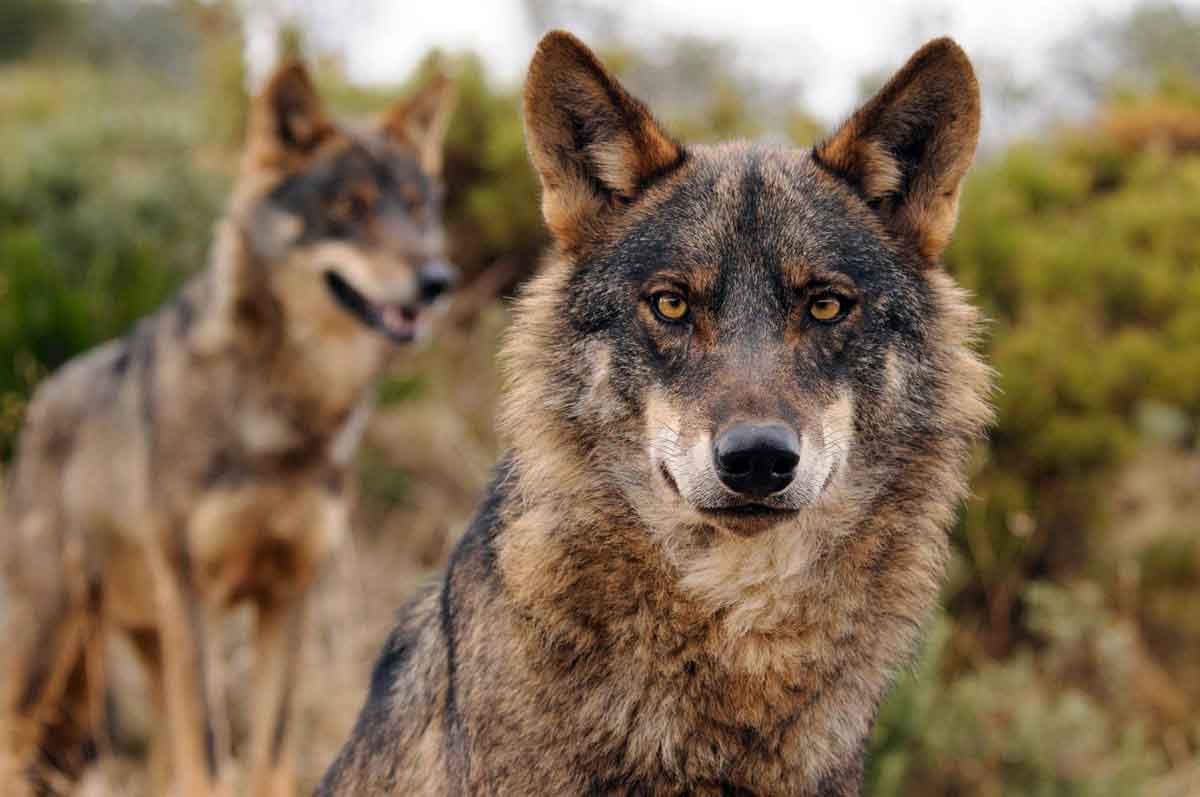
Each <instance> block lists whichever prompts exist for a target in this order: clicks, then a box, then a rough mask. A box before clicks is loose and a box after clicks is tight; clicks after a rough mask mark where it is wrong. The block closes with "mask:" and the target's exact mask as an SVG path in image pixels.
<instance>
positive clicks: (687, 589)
mask: <svg viewBox="0 0 1200 797" xmlns="http://www.w3.org/2000/svg"><path fill="white" fill-rule="evenodd" d="M569 275H570V265H569V263H567V262H564V261H559V262H552V263H551V264H549V267H548V268H546V269H545V270H544V271H543V273H542V274H541V275H540V276H539V277H538V278H537V279H536V280H535V281H534V282H533V283H532V284H531V285H530V286H529V289H528V290H527V291H526V293H525V295H524V297H523V299H522V301H521V302H520V303H519V305H518V307H517V317H516V321H515V323H514V328H513V331H512V333H511V335H510V338H509V340H508V344H507V347H506V349H505V357H506V362H505V364H506V367H507V374H508V377H509V390H508V393H507V394H506V402H505V404H504V407H503V410H502V415H501V417H502V429H503V430H504V431H505V432H506V433H507V435H508V439H509V441H510V443H511V446H512V459H513V463H514V469H513V473H514V475H513V477H512V478H513V479H515V483H514V484H512V485H511V486H510V490H511V492H510V493H509V494H510V495H511V496H512V499H511V500H510V501H509V502H508V504H509V507H510V508H509V510H508V518H507V521H506V524H505V529H504V532H503V533H502V534H501V535H499V537H498V538H497V547H498V553H497V558H498V562H499V565H500V572H501V574H502V578H503V581H504V584H505V587H506V588H507V590H508V591H509V592H510V596H511V598H512V599H513V600H514V602H515V603H516V604H517V605H518V606H519V607H520V608H521V611H522V613H523V614H525V615H526V616H527V617H529V618H530V619H531V620H532V621H533V622H534V624H535V625H536V627H537V628H539V629H540V631H539V633H540V634H541V636H540V637H539V638H540V639H542V640H550V641H549V642H544V643H543V644H548V645H550V646H552V647H553V646H559V647H561V646H563V645H564V644H566V645H567V646H568V647H570V648H572V649H575V648H579V649H578V650H576V651H575V656H576V657H586V656H587V651H588V649H589V648H596V647H597V646H601V647H603V648H604V649H603V650H602V651H595V650H593V652H594V653H596V654H597V655H596V658H597V659H610V658H611V657H612V656H613V655H614V654H615V655H617V656H618V657H619V660H620V661H621V662H622V664H621V667H620V668H619V673H613V675H614V677H620V678H622V679H627V681H628V683H630V684H635V685H636V684H641V685H644V686H645V690H646V692H645V694H643V695H641V696H640V697H638V698H631V699H635V700H646V701H649V700H660V701H661V700H668V699H669V696H670V695H671V694H672V691H671V690H672V689H676V690H677V689H678V688H680V687H679V684H678V682H677V681H672V680H671V678H670V675H669V673H668V671H669V670H670V668H671V666H672V665H673V664H679V663H680V662H682V666H683V667H684V668H685V670H686V671H687V672H689V673H690V677H692V678H694V679H698V680H697V682H698V683H700V684H702V686H701V690H700V693H699V695H698V696H697V697H696V699H694V700H692V702H691V703H690V705H689V706H688V710H687V711H678V712H676V713H674V714H671V713H670V712H667V713H666V714H665V715H664V716H663V717H661V718H659V720H658V722H660V723H665V724H667V725H670V726H672V731H671V733H675V734H679V736H668V737H667V738H666V741H663V742H662V744H663V745H664V746H666V745H668V743H669V742H671V741H674V742H676V743H678V745H679V746H680V749H677V750H675V751H674V753H668V751H667V750H665V749H664V750H662V751H660V753H661V755H662V756H666V755H679V756H683V757H684V758H687V757H688V756H693V758H692V759H690V760H693V761H695V758H694V756H695V755H697V753H696V751H695V750H685V749H683V748H685V747H687V746H688V744H689V743H688V742H687V741H686V740H687V739H688V738H689V737H688V734H690V733H695V732H697V731H698V730H700V729H706V730H703V732H704V733H712V732H713V728H714V727H727V726H733V727H740V728H748V729H753V733H752V735H753V736H754V737H755V739H759V740H760V741H761V738H766V739H767V740H768V741H769V742H770V743H771V746H772V748H773V749H778V750H780V751H781V752H780V755H781V756H782V757H783V759H784V760H785V764H786V766H787V767H790V768H791V769H792V770H794V771H798V772H802V773H804V774H805V778H806V782H808V783H812V782H816V780H819V779H820V778H822V777H825V776H826V775H827V774H828V773H829V772H830V771H831V768H836V767H838V766H841V763H839V762H844V761H846V760H847V758H848V757H849V758H853V757H854V756H855V755H857V754H858V753H860V752H861V749H862V746H863V744H864V739H865V738H866V736H867V735H868V733H869V731H870V725H871V723H872V722H873V719H874V715H875V712H876V709H877V706H878V703H879V701H880V700H881V698H882V695H883V693H884V692H885V690H886V688H887V686H888V684H889V683H890V681H891V678H892V676H893V674H894V672H895V671H896V670H897V669H898V668H899V667H901V666H903V665H904V664H905V663H906V662H907V660H908V659H909V657H910V656H911V654H912V652H913V650H914V648H915V646H916V643H917V640H918V636H919V633H920V628H921V626H922V624H923V622H924V621H925V620H926V618H927V615H928V614H929V612H930V610H931V608H932V606H933V604H934V602H935V600H936V594H937V589H938V585H939V583H940V581H941V576H942V573H943V570H944V567H945V561H946V557H947V540H946V529H947V527H948V525H949V524H950V522H951V521H952V518H953V514H954V509H955V507H956V505H957V503H958V502H959V501H960V500H961V499H962V497H963V496H964V492H965V484H964V479H965V470H966V460H967V457H968V454H969V451H970V447H971V445H972V444H973V442H974V440H975V439H976V437H977V436H978V434H979V433H980V431H981V429H982V428H983V426H984V425H985V423H986V422H987V420H988V418H989V417H990V410H989V408H988V404H987V401H986V393H987V390H988V385H989V381H990V374H989V371H988V369H987V368H986V366H984V365H983V364H982V363H981V362H980V361H979V360H978V359H977V357H976V356H975V355H974V354H973V353H972V351H971V348H970V346H971V343H972V338H973V336H974V333H975V327H976V320H975V314H974V311H973V310H972V309H971V308H970V307H969V305H967V304H966V302H965V301H964V299H963V297H962V296H961V294H960V292H959V291H958V289H957V288H955V287H954V286H953V285H952V283H951V281H950V280H949V279H948V278H947V277H945V276H944V275H943V274H942V273H941V272H940V271H935V272H932V273H931V274H930V276H929V277H928V279H929V280H930V283H931V286H932V288H933V291H934V294H935V296H936V297H937V302H938V304H939V305H940V310H941V314H940V320H939V321H938V324H939V326H940V327H941V328H940V329H939V330H937V333H938V334H934V335H931V337H932V338H934V339H937V340H939V341H940V342H939V343H937V344H935V345H936V346H938V350H937V351H935V352H934V353H933V354H934V358H935V361H936V363H937V367H938V368H940V369H943V372H944V373H945V374H947V375H948V377H949V378H948V379H946V380H944V382H945V383H944V384H943V385H942V387H941V390H940V396H939V401H940V403H941V406H940V407H938V408H936V411H937V412H938V413H940V417H941V419H942V426H943V433H942V434H940V435H939V436H938V438H937V439H934V440H929V441H927V445H926V448H925V450H924V451H923V452H922V454H921V456H919V457H913V458H910V461H908V462H907V463H906V464H905V466H904V467H903V468H901V469H898V470H896V471H895V472H893V473H890V474H889V475H888V476H887V477H886V478H887V481H886V482H884V483H880V484H878V485H877V489H870V490H867V489H863V488H862V487H858V488H855V487H854V486H851V485H841V486H835V487H833V488H831V489H830V490H829V491H828V493H829V494H828V495H826V496H825V498H823V499H822V501H821V503H819V504H818V505H817V506H815V507H813V508H811V509H810V510H806V511H805V512H804V513H802V516H801V517H800V519H799V520H798V521H796V522H794V523H788V524H785V525H783V526H780V527H777V528H775V529H772V530H770V531H768V532H766V533H764V534H760V535H758V536H755V537H749V538H740V537H735V536H732V535H730V534H728V533H726V532H722V531H719V530H716V529H713V528H711V527H705V526H687V525H681V524H680V523H679V522H678V521H674V520H672V519H671V518H670V517H669V516H666V515H659V514H657V513H656V510H655V508H654V505H655V493H654V488H653V487H651V486H649V485H652V484H653V483H654V474H652V473H650V472H649V465H648V464H645V463H642V464H638V461H639V460H636V455H631V456H629V457H626V458H624V459H622V460H621V461H620V462H617V463H616V464H615V467H614V466H612V465H610V464H609V463H610V461H611V460H610V458H609V457H607V456H605V455H606V454H607V453H609V452H604V451H600V450H598V449H597V448H596V447H595V446H593V445H592V444H590V443H588V442H587V440H586V439H585V438H583V437H581V435H580V433H579V431H578V426H579V420H578V414H579V411H580V410H579V408H578V406H577V402H575V401H573V400H572V398H571V396H570V395H569V394H568V392H569V387H568V385H567V382H568V381H569V379H570V377H569V375H567V374H566V373H564V368H563V356H564V353H563V352H562V351H561V346H558V348H556V345H558V344H556V341H558V340H560V339H561V338H562V334H561V332H560V331H559V328H558V325H559V324H560V323H561V321H560V317H561V313H560V312H559V310H558V305H557V301H558V298H557V297H561V296H562V295H564V294H563V292H564V290H565V286H566V285H567V282H568V279H569ZM571 356H573V357H576V358H585V359H586V358H588V357H590V356H591V353H590V352H588V351H573V352H571ZM592 367H593V376H594V381H593V383H592V384H591V385H590V387H589V390H593V391H602V390H604V385H603V382H604V363H603V360H602V358H600V360H598V361H597V362H595V363H593V364H592ZM600 404H602V405H603V404H604V402H600ZM608 420H609V421H610V422H611V424H612V426H611V429H612V430H614V431H615V430H621V429H625V428H628V426H629V425H628V424H626V425H622V424H621V423H620V421H621V419H619V418H615V417H614V418H612V419H608ZM587 422H588V423H598V424H604V423H605V422H606V419H604V418H602V417H596V416H594V415H593V416H592V417H590V418H588V421H587ZM623 434H625V435H627V436H628V434H629V433H628V432H623ZM636 445H637V444H636V442H634V441H628V449H627V450H633V451H636V450H637V449H636ZM642 459H643V460H644V459H645V458H644V457H642ZM859 483H860V484H861V483H862V482H859ZM612 618H621V620H620V621H619V622H616V623H614V622H613V620H612ZM562 628H573V629H575V630H574V637H573V638H572V639H569V640H566V641H564V640H562V639H556V638H555V637H554V636H553V635H554V633H555V631H556V630H557V629H562ZM672 683H673V684H674V686H671V685H670V684H672ZM656 684H657V686H656ZM656 689H661V691H660V692H659V693H658V694H657V695H656V694H655V692H656ZM642 705H645V703H642ZM641 716H642V719H643V720H644V719H646V715H645V714H642V715H641ZM591 719H592V720H594V721H596V722H600V723H603V722H606V721H611V722H614V723H620V722H623V721H628V720H629V717H627V716H625V715H624V714H622V712H621V711H618V710H608V709H605V710H600V709H597V711H596V714H595V716H594V717H592V718H591ZM660 731H662V729H661V728H659V729H657V730H655V731H654V732H655V733H659V732H660ZM656 738H657V737H656ZM797 738H798V739H803V740H805V741H804V743H803V744H801V745H788V744H786V742H788V741H789V740H791V739H797ZM755 744H757V742H755ZM775 745H779V747H775ZM714 755H715V753H714Z"/></svg>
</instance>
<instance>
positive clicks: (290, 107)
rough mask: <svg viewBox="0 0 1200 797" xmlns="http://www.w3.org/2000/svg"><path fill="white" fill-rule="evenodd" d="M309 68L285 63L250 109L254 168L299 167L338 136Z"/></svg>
mask: <svg viewBox="0 0 1200 797" xmlns="http://www.w3.org/2000/svg"><path fill="white" fill-rule="evenodd" d="M336 132H337V131H336V128H335V127H334V125H333V122H332V121H331V120H330V118H329V117H328V115H326V113H325V110H324V107H323V106H322V104H321V99H320V97H318V96H317V91H316V88H315V87H314V86H313V82H312V79H311V78H310V77H309V76H308V70H306V69H305V68H304V66H303V65H302V64H300V63H297V62H295V61H289V62H287V63H284V64H282V65H281V66H280V67H279V68H278V69H277V70H275V74H273V75H272V76H271V78H270V80H268V81H267V83H266V86H265V87H264V88H263V90H262V93H261V94H259V95H258V97H257V98H255V100H254V103H253V105H252V106H251V108H250V120H249V130H248V134H247V141H246V158H247V163H248V164H249V165H250V166H251V167H257V168H268V169H283V170H289V169H297V168H300V167H301V166H302V164H303V163H304V161H305V160H306V159H307V158H308V157H309V156H310V155H311V154H312V153H313V152H314V151H315V150H316V149H317V148H318V147H319V146H320V145H321V144H323V143H325V142H326V141H327V140H329V139H330V138H332V137H333V136H334V135H336Z"/></svg>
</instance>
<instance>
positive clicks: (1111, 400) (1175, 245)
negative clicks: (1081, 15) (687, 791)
mask: <svg viewBox="0 0 1200 797" xmlns="http://www.w3.org/2000/svg"><path fill="white" fill-rule="evenodd" d="M1173 96H1174V97H1178V96H1180V95H1179V94H1175V95H1173ZM1188 107H1189V106H1188V103H1187V102H1185V103H1184V104H1183V106H1180V104H1179V100H1178V99H1173V98H1172V97H1171V96H1168V97H1164V96H1161V95H1160V96H1158V97H1156V98H1145V97H1143V98H1141V99H1139V100H1137V101H1132V100H1131V99H1129V98H1125V99H1124V100H1122V102H1121V103H1120V104H1119V105H1118V106H1117V107H1115V108H1114V109H1113V110H1112V111H1111V112H1110V113H1109V114H1108V116H1106V117H1105V118H1106V119H1107V122H1108V123H1107V125H1106V126H1105V127H1104V128H1102V129H1093V130H1090V131H1088V134H1087V135H1084V134H1083V133H1082V132H1080V133H1073V132H1066V133H1063V134H1061V135H1058V136H1054V137H1051V138H1049V139H1047V140H1043V141H1040V142H1035V143H1027V144H1022V145H1019V146H1016V147H1014V148H1012V149H1011V150H1010V151H1009V152H1007V153H1006V154H1005V155H1004V156H1003V157H1001V158H1000V159H999V160H997V161H995V162H993V163H990V164H985V165H983V166H982V167H981V168H979V169H977V171H976V172H975V173H974V175H973V176H972V178H971V179H970V182H969V184H968V187H967V190H966V193H965V195H964V198H963V202H962V212H961V218H960V222H959V228H958V232H957V235H956V240H955V243H954V245H953V246H952V248H951V250H950V252H949V253H948V257H947V266H948V268H949V269H950V270H951V271H952V272H953V273H954V274H955V275H956V276H957V277H958V279H959V280H960V281H961V282H962V283H963V284H964V285H965V286H966V287H968V288H969V289H971V290H972V291H973V292H974V293H975V294H976V297H977V300H978V301H979V303H980V304H981V305H982V306H983V308H984V309H985V312H986V314H987V316H988V317H989V318H990V319H991V323H990V326H989V329H988V331H987V338H986V344H985V345H986V348H987V354H988V358H989V360H990V362H991V364H992V365H993V367H995V369H996V370H997V372H998V375H999V388H1000V389H999V392H998V393H997V394H996V397H995V400H996V405H997V409H998V420H997V424H996V427H995V429H994V430H993V432H992V435H991V439H990V442H989V444H988V446H987V447H986V449H985V450H984V451H982V452H981V457H980V461H979V463H978V465H977V471H978V472H977V474H976V475H975V478H974V479H973V481H972V486H973V492H974V497H973V499H972V501H971V502H970V504H969V506H968V508H967V511H966V513H965V514H964V516H963V519H962V522H961V523H960V526H959V529H958V532H957V534H956V537H955V541H956V544H957V549H958V559H957V562H956V566H955V568H954V578H953V579H952V581H951V585H950V587H949V588H948V590H947V593H946V596H945V598H946V602H947V604H948V606H949V607H950V610H951V617H952V619H951V618H947V619H945V620H943V621H942V622H941V623H940V624H939V626H938V628H937V631H936V633H935V634H934V636H933V639H932V641H931V644H930V647H929V650H928V652H927V654H926V657H925V659H924V660H923V662H922V664H921V666H920V669H919V670H918V677H916V678H902V679H901V681H900V684H899V686H898V687H897V688H896V690H895V691H894V693H893V694H892V696H891V698H890V700H889V702H888V703H887V705H885V707H884V709H883V712H882V715H881V723H880V726H879V728H878V733H877V735H876V738H875V741H874V747H873V750H874V754H873V756H872V759H871V760H872V765H871V785H872V788H871V793H872V794H876V795H890V794H954V793H967V794H1007V793H1019V794H1033V795H1064V796H1065V795H1123V794H1133V793H1141V791H1142V790H1144V789H1146V788H1147V787H1148V783H1150V782H1151V781H1152V780H1153V779H1154V777H1155V776H1156V775H1161V773H1163V772H1164V771H1165V769H1166V766H1167V761H1166V758H1165V755H1164V752H1163V751H1164V748H1163V746H1162V745H1163V744H1164V740H1165V739H1173V740H1174V742H1172V744H1174V745H1175V748H1174V750H1173V752H1174V754H1175V755H1177V756H1178V755H1181V754H1182V755H1187V753H1186V752H1182V751H1187V750H1191V751H1194V750H1196V749H1197V747H1198V746H1200V737H1198V735H1197V732H1198V731H1200V728H1198V727H1197V725H1196V724H1195V723H1192V722H1190V721H1189V720H1188V719H1187V718H1188V717H1191V716H1194V711H1195V710H1196V707H1197V705H1198V704H1200V690H1198V689H1197V687H1198V686H1200V681H1198V680H1197V678H1196V672H1195V667H1194V666H1192V665H1191V664H1190V662H1191V661H1192V660H1193V658H1194V656H1195V655H1196V654H1197V651H1198V649H1200V635H1198V634H1197V625H1198V624H1197V623H1194V622H1190V621H1188V620H1186V619H1184V618H1185V617H1186V616H1187V613H1188V612H1196V611H1197V610H1200V601H1198V600H1197V591H1198V589H1200V558H1198V557H1197V556H1196V551H1197V549H1196V545H1195V540H1196V539H1198V538H1200V521H1197V519H1196V515H1195V514H1193V513H1192V512H1190V511H1189V510H1188V509H1187V508H1186V507H1187V506H1189V504H1188V503H1187V502H1188V501H1190V500H1193V499H1189V498H1183V497H1181V495H1179V494H1176V495H1172V494H1171V488H1170V483H1171V480H1172V479H1175V480H1178V481H1181V482H1182V484H1184V485H1185V486H1184V487H1183V488H1182V490H1183V491H1184V493H1185V494H1187V493H1189V492H1190V494H1191V495H1195V494H1196V493H1197V490H1196V489H1195V485H1196V481H1195V477H1194V473H1193V472H1192V470H1191V469H1194V468H1195V467H1197V465H1196V464H1195V463H1197V462H1200V457H1197V455H1196V451H1195V449H1196V446H1197V443H1198V442H1200V439H1198V434H1197V433H1198V429H1200V268H1198V265H1200V238H1197V237H1196V234H1195V231H1196V230H1197V229H1200V154H1198V153H1197V152H1196V151H1195V150H1193V149H1190V148H1188V147H1183V146H1173V145H1172V142H1173V140H1175V139H1173V138H1172V137H1173V136H1179V135H1180V133H1179V131H1180V130H1184V131H1186V130H1187V129H1189V128H1188V125H1187V124H1181V119H1182V120H1185V121H1186V119H1187V118H1188V117H1187V114H1189V113H1195V112H1194V111H1189V110H1187V108H1188ZM1147 108H1151V109H1153V114H1154V115H1153V116H1147V115H1146V109H1147ZM1166 108H1169V109H1171V110H1170V111H1166V110H1164V109H1166ZM1135 117H1136V118H1135ZM1164 120H1166V121H1164ZM1179 140H1181V141H1182V140H1184V139H1179ZM1172 452H1174V453H1172ZM1139 463H1144V464H1139ZM1186 463H1192V464H1186ZM1135 467H1146V468H1152V469H1153V470H1154V471H1155V473H1156V475H1155V476H1154V477H1149V473H1148V474H1147V477H1148V478H1150V479H1153V480H1156V481H1157V482H1158V484H1157V485H1154V486H1152V487H1146V488H1138V489H1139V490H1141V491H1142V492H1145V491H1146V490H1151V491H1152V493H1151V494H1150V495H1149V497H1146V496H1142V497H1133V498H1129V497H1127V498H1125V499H1122V500H1121V501H1117V500H1107V499H1108V497H1109V496H1112V495H1114V494H1118V495H1119V494H1121V492H1122V485H1124V484H1125V483H1126V482H1131V481H1132V482H1133V483H1134V484H1135V485H1136V484H1137V483H1138V480H1139V479H1140V478H1141V477H1138V476H1137V473H1138V471H1136V470H1134V469H1135ZM1180 469H1182V470H1180ZM1175 474H1179V475H1175ZM1186 485H1190V488H1189V487H1188V486H1186ZM1143 507H1145V508H1146V509H1147V511H1150V510H1152V511H1153V512H1154V513H1155V514H1154V515H1152V516H1151V517H1149V518H1147V519H1145V520H1141V519H1140V518H1138V517H1137V514H1136V512H1135V513H1134V514H1133V515H1132V516H1131V513H1130V510H1131V509H1132V510H1138V509H1142V508H1143ZM1193 754H1194V753H1193Z"/></svg>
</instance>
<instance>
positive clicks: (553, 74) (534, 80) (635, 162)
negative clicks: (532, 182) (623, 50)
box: [525, 31, 684, 247]
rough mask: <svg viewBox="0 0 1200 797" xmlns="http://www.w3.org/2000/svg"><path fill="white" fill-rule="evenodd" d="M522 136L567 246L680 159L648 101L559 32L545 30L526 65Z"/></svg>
mask: <svg viewBox="0 0 1200 797" xmlns="http://www.w3.org/2000/svg"><path fill="white" fill-rule="evenodd" d="M525 140H526V145H527V147H528V149H529V157H530V160H532V161H533V166H534V168H535V169H536V170H537V172H538V175H539V176H540V177H541V181H542V213H543V215H544V216H545V218H546V224H547V226H548V227H549V228H550V231H551V232H552V233H553V234H554V235H555V237H557V238H558V239H559V241H560V242H562V243H563V244H564V245H565V246H567V247H570V246H572V245H573V244H575V243H578V242H579V241H580V240H581V239H582V238H584V237H586V235H587V231H588V230H589V229H590V228H592V226H593V225H597V224H598V223H599V221H600V218H601V217H602V216H603V215H604V214H606V213H608V212H612V211H614V210H616V209H619V208H621V207H623V206H624V205H627V204H629V203H630V202H632V201H633V200H634V199H636V198H637V196H638V194H639V193H641V192H642V191H643V190H645V188H646V186H647V185H648V184H649V183H650V182H651V181H653V180H654V179H655V178H656V177H658V176H660V175H663V174H666V173H667V172H669V171H671V170H672V169H673V168H675V167H676V166H678V165H679V164H680V163H681V162H682V161H683V159H684V151H683V148H682V147H680V146H679V145H678V144H676V143H675V142H674V141H673V140H671V138H670V137H669V136H668V135H667V134H666V133H665V132H663V130H662V128H660V127H659V125H658V123H657V122H655V121H654V117H652V116H651V115H650V112H649V111H648V110H646V106H644V105H642V103H641V102H639V101H638V100H636V99H634V98H633V97H632V96H630V95H629V93H628V92H627V91H625V89H624V87H622V86H621V84H620V83H618V82H617V80H616V78H614V77H613V76H612V75H611V74H609V72H608V70H606V69H605V68H604V66H603V65H601V63H600V61H599V60H597V58H596V56H595V55H593V54H592V51H591V50H589V49H588V48H587V47H586V46H584V44H583V43H582V42H580V41H579V40H578V39H576V38H575V37H574V36H572V35H571V34H569V33H565V32H563V31H553V32H551V33H547V34H546V35H545V36H544V37H543V38H542V40H541V42H539V43H538V47H537V52H536V53H534V56H533V60H532V62H531V63H530V64H529V76H528V78H526V80H525Z"/></svg>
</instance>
